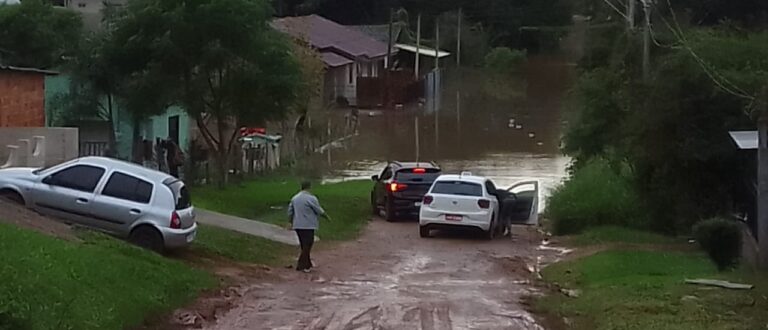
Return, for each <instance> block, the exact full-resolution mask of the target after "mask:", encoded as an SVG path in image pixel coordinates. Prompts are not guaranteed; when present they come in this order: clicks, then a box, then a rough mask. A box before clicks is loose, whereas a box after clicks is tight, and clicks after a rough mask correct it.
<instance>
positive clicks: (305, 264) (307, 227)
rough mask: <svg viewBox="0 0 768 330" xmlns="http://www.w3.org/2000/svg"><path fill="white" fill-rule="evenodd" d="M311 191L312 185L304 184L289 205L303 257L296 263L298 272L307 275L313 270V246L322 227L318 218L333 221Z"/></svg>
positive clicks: (292, 225)
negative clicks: (317, 232)
mask: <svg viewBox="0 0 768 330" xmlns="http://www.w3.org/2000/svg"><path fill="white" fill-rule="evenodd" d="M311 189H312V184H311V183H310V182H309V181H304V182H302V183H301V191H300V192H299V193H298V194H296V196H293V198H291V203H290V204H289V205H288V219H289V220H290V226H291V227H292V228H293V230H295V231H296V235H297V236H298V237H299V244H300V245H301V255H300V256H299V260H298V262H297V263H296V270H298V271H303V272H305V273H309V271H310V269H312V257H311V256H310V253H311V251H312V244H314V243H315V230H317V228H318V226H319V225H320V223H319V221H318V218H319V217H323V218H325V219H326V220H330V219H331V218H330V217H329V216H328V215H327V214H326V213H325V210H323V208H322V207H320V202H319V201H318V200H317V197H315V196H314V195H312V193H311V192H310V190H311Z"/></svg>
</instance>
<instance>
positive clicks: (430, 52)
mask: <svg viewBox="0 0 768 330" xmlns="http://www.w3.org/2000/svg"><path fill="white" fill-rule="evenodd" d="M395 48H397V49H400V50H404V51H406V52H410V53H416V50H417V47H416V46H413V45H406V44H396V45H395ZM418 51H419V54H421V56H430V57H435V50H434V49H433V48H429V47H424V45H421V46H419V47H418ZM447 56H451V53H449V52H446V51H443V50H441V51H439V52H438V57H439V58H443V57H447Z"/></svg>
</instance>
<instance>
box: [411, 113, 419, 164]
mask: <svg viewBox="0 0 768 330" xmlns="http://www.w3.org/2000/svg"><path fill="white" fill-rule="evenodd" d="M413 131H414V135H415V136H416V162H417V163H418V162H419V152H420V150H419V115H418V113H417V114H416V116H414V117H413Z"/></svg>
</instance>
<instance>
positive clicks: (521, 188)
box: [507, 181, 539, 226]
mask: <svg viewBox="0 0 768 330" xmlns="http://www.w3.org/2000/svg"><path fill="white" fill-rule="evenodd" d="M507 191H508V192H511V193H513V194H515V196H516V197H517V199H516V200H515V204H514V208H513V210H512V212H511V213H510V214H511V218H512V223H513V224H521V225H531V226H535V225H538V224H539V182H538V181H524V182H519V183H516V184H514V185H512V187H509V189H507Z"/></svg>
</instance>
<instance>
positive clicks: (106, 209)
mask: <svg viewBox="0 0 768 330" xmlns="http://www.w3.org/2000/svg"><path fill="white" fill-rule="evenodd" d="M152 191H153V186H152V184H151V183H149V182H147V181H145V180H142V179H140V178H137V177H134V176H132V175H129V174H125V173H122V172H113V173H112V174H111V175H110V176H109V179H108V180H107V183H106V184H105V185H104V188H102V189H101V192H100V193H99V194H96V196H95V197H94V199H93V203H92V206H91V214H92V215H93V221H94V222H95V226H96V227H98V228H101V229H104V230H106V231H109V232H112V233H114V234H117V235H127V234H128V230H129V229H130V227H131V224H133V223H134V222H135V221H136V220H138V219H139V218H141V217H142V216H143V215H145V214H146V213H147V212H149V203H150V201H151V200H152ZM168 216H169V217H170V213H169V214H168Z"/></svg>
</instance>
